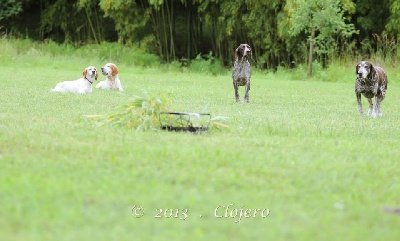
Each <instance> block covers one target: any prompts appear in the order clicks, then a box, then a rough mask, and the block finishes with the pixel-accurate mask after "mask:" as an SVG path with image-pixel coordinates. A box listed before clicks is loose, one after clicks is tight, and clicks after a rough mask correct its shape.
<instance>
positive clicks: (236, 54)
mask: <svg viewBox="0 0 400 241" xmlns="http://www.w3.org/2000/svg"><path fill="white" fill-rule="evenodd" d="M239 48H240V46H239V47H237V48H236V50H235V61H238V51H239Z"/></svg>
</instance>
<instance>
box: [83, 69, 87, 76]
mask: <svg viewBox="0 0 400 241" xmlns="http://www.w3.org/2000/svg"><path fill="white" fill-rule="evenodd" d="M86 74H87V69H85V70H84V71H83V72H82V75H83V77H86Z"/></svg>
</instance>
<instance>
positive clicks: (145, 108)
mask: <svg viewBox="0 0 400 241" xmlns="http://www.w3.org/2000/svg"><path fill="white" fill-rule="evenodd" d="M170 101H171V100H170V98H168V94H163V95H161V96H155V95H150V94H145V95H143V96H137V97H136V98H134V99H133V100H132V101H131V102H129V103H127V104H126V105H123V106H122V107H121V111H119V112H117V113H114V114H110V115H107V116H106V117H105V118H103V119H101V122H102V123H104V124H111V125H116V126H121V127H126V128H128V129H134V130H137V131H148V130H156V129H159V126H160V124H159V114H160V113H161V112H163V111H167V106H168V104H169V103H170Z"/></svg>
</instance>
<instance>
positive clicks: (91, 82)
mask: <svg viewBox="0 0 400 241" xmlns="http://www.w3.org/2000/svg"><path fill="white" fill-rule="evenodd" d="M85 79H86V80H87V81H89V83H90V84H93V81H90V80H89V79H88V78H86V76H85Z"/></svg>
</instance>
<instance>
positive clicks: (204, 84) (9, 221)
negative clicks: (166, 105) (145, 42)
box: [0, 56, 400, 241]
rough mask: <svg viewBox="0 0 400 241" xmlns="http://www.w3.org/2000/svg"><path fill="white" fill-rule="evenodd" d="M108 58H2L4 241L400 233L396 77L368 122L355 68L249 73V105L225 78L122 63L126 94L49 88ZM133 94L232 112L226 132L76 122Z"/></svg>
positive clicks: (0, 209) (186, 107) (390, 236)
mask: <svg viewBox="0 0 400 241" xmlns="http://www.w3.org/2000/svg"><path fill="white" fill-rule="evenodd" d="M28 60H33V61H28ZM42 62H43V64H42ZM107 62H108V61H107ZM105 63H106V61H99V60H97V59H94V60H92V61H91V60H90V59H70V60H68V59H62V58H59V59H57V58H56V59H54V60H53V61H48V59H46V58H44V59H42V58H41V57H40V56H36V58H33V57H32V56H31V57H29V58H28V57H26V58H23V57H21V58H20V59H16V60H13V61H9V62H7V63H4V61H3V64H2V67H0V69H1V76H0V90H1V95H0V103H1V104H0V236H1V237H2V238H1V239H2V240H10V241H12V240H24V241H30V240H38V241H46V240H157V241H159V240H230V241H233V240H240V241H242V240H274V241H277V240H304V241H308V240H374V241H375V240H396V239H398V238H399V237H400V229H399V226H400V216H399V215H398V214H396V212H395V211H396V210H394V211H393V210H392V209H400V171H399V170H400V162H399V160H400V149H399V139H400V121H399V120H400V105H399V103H400V102H399V100H400V86H399V84H397V83H396V77H397V74H396V73H395V71H396V70H395V69H392V70H391V71H392V72H389V71H388V72H389V73H388V75H389V88H388V92H387V97H386V99H385V100H384V101H383V103H382V112H383V117H382V118H376V119H374V118H371V117H368V116H365V117H362V116H360V115H359V114H358V111H357V104H356V98H355V94H354V76H353V72H354V70H353V68H352V67H351V68H349V69H346V70H345V71H344V72H343V73H342V75H341V76H340V79H338V81H336V82H323V81H316V80H292V79H291V75H290V74H285V73H280V74H279V73H278V74H272V73H263V72H259V71H255V73H254V74H253V77H252V86H251V91H250V103H248V104H245V103H236V102H234V92H233V87H232V81H231V77H230V73H227V74H225V75H220V76H212V75H204V74H200V73H191V72H189V71H184V72H178V71H168V69H158V68H135V67H132V66H127V65H123V63H117V65H118V66H119V67H120V79H121V81H122V85H123V87H124V89H125V92H124V93H119V92H111V91H101V90H97V89H94V90H93V93H91V94H87V95H77V94H60V93H50V92H49V90H50V89H51V88H53V87H54V86H55V84H56V83H57V82H59V81H62V80H73V79H77V78H79V77H80V75H81V73H82V71H83V69H84V68H85V67H86V66H88V65H95V66H96V67H98V68H100V67H101V66H102V65H104V64H105ZM102 79H103V76H102V77H101V78H100V80H102ZM243 92H244V89H243V88H241V89H240V93H241V97H243ZM143 93H152V94H155V95H161V94H162V93H170V94H171V97H170V98H171V100H172V101H173V103H172V104H171V107H170V108H171V111H188V112H209V113H211V114H212V115H213V116H226V117H229V121H228V125H229V129H222V130H213V131H211V132H209V133H207V134H204V135H193V134H188V133H169V132H164V131H147V132H137V131H133V130H128V129H124V128H121V127H115V126H102V127H101V126H99V125H98V123H96V122H94V121H91V120H89V119H87V118H85V117H84V116H85V115H95V114H109V113H113V112H115V111H116V110H117V108H118V107H119V106H121V105H124V104H126V103H127V102H129V101H130V100H131V99H132V98H133V97H134V96H137V95H142V94H143ZM363 103H364V109H366V108H367V102H366V101H365V99H363ZM248 209H251V210H248ZM143 210H144V214H143V213H141V212H142V211H143ZM262 210H263V211H264V212H262ZM391 210H392V211H391ZM254 212H256V213H255V215H254ZM250 213H251V214H250ZM136 214H138V215H137V216H135V215H136ZM142 214H143V216H142ZM226 216H227V217H226ZM231 216H233V217H231Z"/></svg>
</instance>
